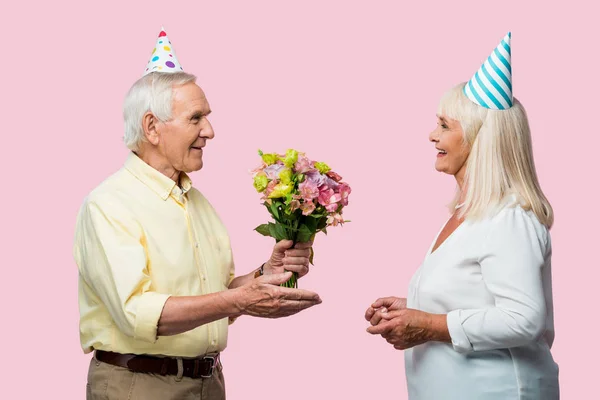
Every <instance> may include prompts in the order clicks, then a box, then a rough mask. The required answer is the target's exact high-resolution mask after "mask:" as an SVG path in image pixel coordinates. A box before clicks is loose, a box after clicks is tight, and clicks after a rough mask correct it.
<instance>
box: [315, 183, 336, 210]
mask: <svg viewBox="0 0 600 400" xmlns="http://www.w3.org/2000/svg"><path fill="white" fill-rule="evenodd" d="M334 194H335V192H334V191H333V189H330V188H328V187H327V186H321V187H320V188H319V197H318V200H317V201H318V202H319V204H321V205H323V206H327V205H328V204H329V199H331V196H333V195H334Z"/></svg>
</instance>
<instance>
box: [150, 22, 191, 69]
mask: <svg viewBox="0 0 600 400" xmlns="http://www.w3.org/2000/svg"><path fill="white" fill-rule="evenodd" d="M179 71H183V68H182V67H181V64H179V61H178V60H177V56H176V55H175V51H174V50H173V46H171V41H170V40H169V38H168V37H167V33H166V32H165V28H161V30H160V33H159V34H158V39H156V46H154V50H152V55H150V61H148V65H146V70H145V71H144V75H147V74H149V73H150V72H179ZM144 75H142V76H144Z"/></svg>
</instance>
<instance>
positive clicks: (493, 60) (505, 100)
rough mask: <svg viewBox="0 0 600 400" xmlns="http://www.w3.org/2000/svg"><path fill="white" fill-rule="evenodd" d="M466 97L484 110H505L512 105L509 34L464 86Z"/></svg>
mask: <svg viewBox="0 0 600 400" xmlns="http://www.w3.org/2000/svg"><path fill="white" fill-rule="evenodd" d="M464 92H465V94H466V95H467V97H468V98H469V99H470V100H471V101H472V102H474V103H475V104H479V105H480V106H482V107H485V108H491V109H493V110H506V109H508V108H511V107H512V105H513V94H512V68H511V64H510V32H508V33H507V34H506V36H505V37H504V39H502V41H501V42H500V44H499V45H498V47H496V49H494V51H493V52H492V54H491V55H490V56H489V57H488V58H487V60H485V62H484V63H483V65H482V66H481V68H479V71H477V72H476V73H475V75H473V77H472V78H471V80H470V81H469V82H468V83H467V84H466V85H465V88H464Z"/></svg>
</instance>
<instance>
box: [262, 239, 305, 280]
mask: <svg viewBox="0 0 600 400" xmlns="http://www.w3.org/2000/svg"><path fill="white" fill-rule="evenodd" d="M293 244H294V242H293V241H291V240H282V241H280V242H279V243H277V244H276V245H275V247H273V253H272V254H271V258H270V259H269V261H267V263H266V264H265V266H264V274H265V275H270V274H281V273H283V272H285V271H292V272H297V273H298V277H299V278H301V277H303V276H304V275H306V274H308V270H309V265H310V260H309V259H310V253H311V248H312V242H305V243H296V246H294V247H292V245H293Z"/></svg>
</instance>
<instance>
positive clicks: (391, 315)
mask: <svg viewBox="0 0 600 400" xmlns="http://www.w3.org/2000/svg"><path fill="white" fill-rule="evenodd" d="M402 315H405V311H404V310H396V311H390V312H387V313H384V314H382V315H381V318H382V319H384V320H386V321H389V320H391V319H394V318H396V317H400V316H402Z"/></svg>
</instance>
